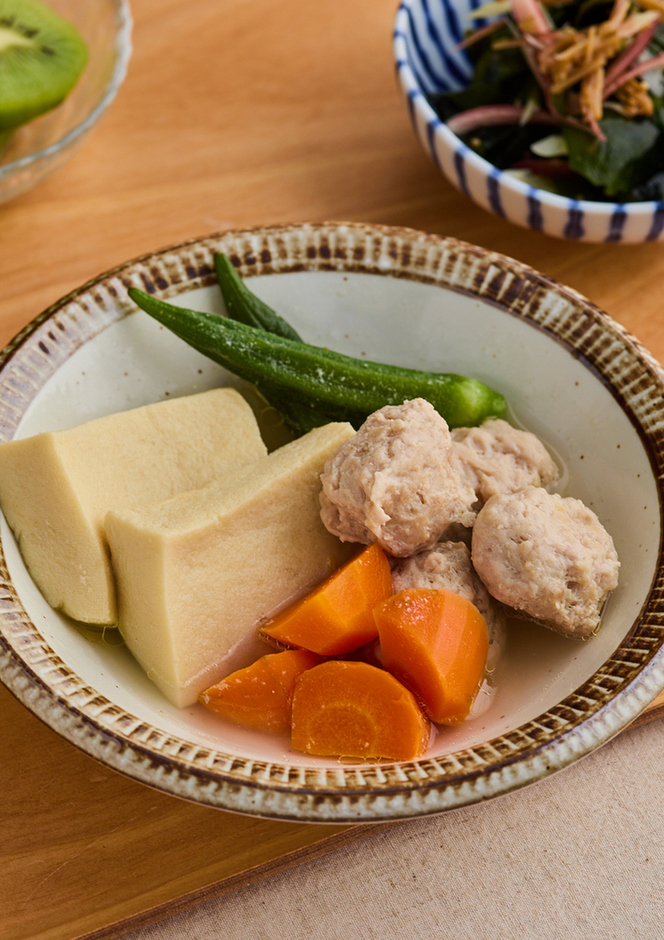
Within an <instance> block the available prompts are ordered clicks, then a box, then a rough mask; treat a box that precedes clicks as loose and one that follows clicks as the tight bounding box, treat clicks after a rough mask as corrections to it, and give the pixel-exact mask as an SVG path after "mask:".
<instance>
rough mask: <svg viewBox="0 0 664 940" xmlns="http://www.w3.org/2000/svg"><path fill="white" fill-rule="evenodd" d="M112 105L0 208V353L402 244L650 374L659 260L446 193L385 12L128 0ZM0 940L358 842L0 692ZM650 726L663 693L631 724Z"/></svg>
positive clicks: (660, 335) (362, 6)
mask: <svg viewBox="0 0 664 940" xmlns="http://www.w3.org/2000/svg"><path fill="white" fill-rule="evenodd" d="M132 11H133V15H134V20H135V30H134V55H133V59H132V61H131V64H130V68H129V73H128V76H127V80H126V82H125V84H124V86H123V87H122V88H121V90H120V93H119V95H118V97H117V99H116V101H115V102H114V104H113V106H112V107H111V109H110V110H109V112H108V113H107V114H106V115H105V116H104V118H103V119H102V121H101V123H100V125H99V127H98V128H96V129H95V131H94V132H93V134H92V135H91V136H90V137H89V138H88V139H87V140H86V141H85V142H84V144H83V145H82V147H81V148H80V150H79V151H78V152H77V153H76V155H75V156H74V157H73V158H72V159H71V161H70V162H69V163H68V164H67V165H66V166H65V167H63V168H62V169H60V170H59V171H58V172H57V173H56V174H54V175H53V176H52V177H50V178H49V179H47V180H46V181H45V182H43V183H42V184H41V185H40V186H38V187H37V188H36V189H34V190H33V191H32V192H30V193H27V194H26V195H24V196H23V197H21V198H19V199H17V200H15V201H14V202H13V203H9V204H7V205H5V206H0V247H1V249H2V250H0V284H1V285H2V288H1V289H0V342H2V343H4V342H6V341H7V340H9V339H10V338H11V337H12V336H13V335H15V334H16V332H17V331H18V330H19V329H20V328H21V327H22V326H24V325H25V324H26V323H28V322H29V321H30V320H31V319H32V318H33V317H34V316H36V315H37V314H38V313H40V312H41V311H42V310H43V309H45V308H46V307H48V306H49V305H50V304H51V303H53V302H54V301H56V300H57V299H59V298H60V297H61V296H63V295H64V294H66V293H67V292H68V291H70V290H72V289H74V288H76V287H78V286H79V285H80V284H82V283H83V282H85V281H87V280H88V279H90V278H92V277H94V276H96V275H98V274H100V273H101V272H103V271H105V270H108V269H109V268H111V267H113V266H115V265H117V264H119V263H122V262H124V261H127V260H129V259H131V258H133V257H136V256H138V255H141V254H144V253H146V252H150V251H152V250H154V249H157V248H160V247H163V246H166V245H169V244H172V243H175V242H179V241H182V240H184V239H187V238H193V237H198V236H202V235H205V234H208V233H212V232H216V231H219V230H222V229H227V228H233V227H246V226H251V225H263V224H270V223H278V222H302V221H307V220H311V221H320V220H325V219H336V220H350V221H363V222H377V223H385V224H394V225H403V226H410V227H413V228H417V229H423V230H426V231H430V232H434V233H440V234H444V235H452V236H454V237H457V238H460V239H464V240H466V241H468V242H472V243H475V244H478V245H481V246H483V247H486V248H490V249H495V250H498V251H501V252H503V253H505V254H507V255H510V256H513V257H515V258H518V259H519V260H521V261H524V262H526V263H528V264H530V265H532V266H533V267H535V268H537V269H539V270H540V271H543V272H544V273H545V274H548V275H551V276H553V277H555V278H558V279H559V280H561V281H562V282H563V283H565V284H568V285H569V286H571V287H574V288H575V289H577V290H578V291H580V292H581V293H582V294H584V295H586V296H587V297H588V298H590V299H591V300H592V301H593V302H594V303H595V304H597V305H598V306H599V307H601V308H603V309H605V310H606V311H607V312H608V313H609V314H610V315H611V316H613V317H614V318H615V319H616V320H618V321H620V322H621V323H622V324H623V325H625V326H626V327H627V328H628V329H629V330H631V331H632V332H633V333H634V334H635V335H636V336H637V337H638V338H639V339H640V340H641V341H642V342H643V343H644V345H646V346H647V347H648V348H649V349H650V351H651V352H652V353H653V354H654V355H655V356H657V357H658V358H659V359H664V318H663V317H662V315H661V310H662V297H661V286H660V285H661V283H662V281H663V280H664V252H663V251H662V246H661V245H656V244H653V245H644V246H611V245H581V244H569V243H565V242H562V241H560V242H559V241H556V240H553V239H550V238H547V237H545V236H543V235H537V234H535V233H532V232H526V231H524V230H522V229H519V228H516V227H514V226H512V225H510V224H509V223H506V222H504V221H502V220H500V219H497V218H494V217H493V216H491V215H489V214H487V213H486V212H484V211H483V210H481V209H479V208H478V207H476V206H474V205H473V204H472V203H470V202H468V201H467V200H466V199H465V198H464V197H463V196H461V195H460V194H459V193H457V192H456V190H454V189H453V188H452V186H451V185H449V184H448V183H447V182H446V181H445V180H444V179H443V178H442V177H441V176H440V175H439V174H438V172H437V171H436V170H435V168H434V167H433V166H432V165H431V164H430V163H429V162H428V160H427V158H426V157H425V156H424V154H423V153H422V151H421V150H420V147H419V145H418V144H417V142H416V140H415V137H414V134H413V132H412V129H411V127H410V123H409V119H408V116H407V114H406V110H405V107H404V105H403V103H402V101H401V98H400V95H399V92H398V90H397V85H396V80H395V76H394V68H393V64H392V53H391V33H392V22H393V18H394V14H395V11H396V3H395V4H388V3H385V2H384V0H363V2H362V3H357V2H355V0H336V2H335V3H333V4H327V5H326V7H325V13H324V15H321V14H320V12H317V11H316V10H314V9H313V8H311V7H309V6H306V5H304V6H303V5H302V3H300V2H298V0H252V2H251V3H249V2H248V0H222V2H221V3H220V2H219V0H188V2H187V3H183V2H182V0H133V2H132ZM0 707H1V708H2V715H3V721H2V723H0V755H1V757H2V759H1V760H0V807H1V811H2V818H3V833H2V856H3V864H2V867H1V868H0V938H2V940H27V938H30V940H73V938H80V937H96V938H100V937H112V936H117V935H118V934H120V933H122V932H124V931H126V930H128V929H129V928H130V927H132V926H137V925H138V924H139V923H144V922H147V920H149V919H153V918H156V917H160V916H163V915H164V914H166V913H168V912H171V911H174V910H177V909H180V908H182V907H184V906H186V905H189V904H192V903H195V902H197V901H200V900H203V899H204V898H206V897H209V896H212V895H214V894H218V893H221V892H222V891H224V890H230V889H231V888H232V887H234V886H235V885H236V884H238V883H240V882H242V883H245V882H247V881H249V880H252V879H254V878H258V877H265V876H266V875H267V874H269V873H270V872H271V871H274V870H276V869H278V868H280V867H284V866H287V865H291V864H296V863H297V862H298V861H299V860H301V859H302V858H304V857H308V856H309V855H310V854H313V853H316V852H321V851H328V850H329V849H331V848H333V847H334V846H335V845H337V846H338V845H340V844H342V843H343V841H345V840H348V839H351V838H359V837H361V836H362V835H364V834H365V833H366V832H367V831H371V829H370V827H345V828H344V827H325V826H307V825H297V824H288V823H270V822H264V821H261V820H253V819H248V818H243V817H239V816H233V815H231V814H228V813H221V812H218V811H215V810H210V809H206V808H203V807H198V806H194V805H190V804H187V803H184V802H181V801H179V800H177V799H174V798H171V797H168V796H166V795H164V794H161V793H157V792H153V791H151V790H148V789H147V788H146V787H143V786H141V785H140V784H137V783H135V782H134V781H131V780H127V779H125V778H123V777H120V776H119V775H117V774H115V773H114V772H113V771H111V770H108V769H107V768H105V767H103V766H101V765H98V764H96V763H95V762H94V761H93V760H91V759H90V758H89V757H87V756H86V755H84V754H82V753H79V752H78V751H77V750H76V749H74V748H73V747H72V746H71V745H69V744H68V743H66V742H65V741H62V740H61V739H59V738H58V737H57V736H56V735H55V734H54V733H53V732H52V731H50V730H49V729H48V728H46V727H44V726H42V725H41V724H40V722H39V721H38V720H37V719H35V718H34V717H33V716H31V715H30V714H29V713H28V712H27V711H26V710H25V709H24V708H23V707H22V706H21V705H19V704H18V703H17V702H16V701H15V700H14V699H13V698H12V696H11V695H10V694H9V693H7V692H6V691H5V690H0ZM662 712H664V695H662V696H660V698H659V699H658V700H657V702H656V703H655V706H654V707H653V708H652V709H651V710H650V711H649V712H648V713H647V714H646V715H645V716H643V718H642V719H641V720H645V719H647V718H648V717H650V716H659V715H661V714H662Z"/></svg>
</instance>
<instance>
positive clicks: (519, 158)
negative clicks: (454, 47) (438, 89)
mask: <svg viewBox="0 0 664 940" xmlns="http://www.w3.org/2000/svg"><path fill="white" fill-rule="evenodd" d="M474 15H475V16H479V17H488V16H492V17H495V19H493V20H492V21H491V22H490V23H489V24H488V25H486V26H482V27H481V28H479V29H477V30H474V31H472V32H470V33H469V34H468V35H467V36H466V38H465V40H464V43H463V45H464V46H465V47H466V48H467V49H468V52H469V54H470V55H471V56H472V57H473V60H474V63H475V73H474V76H473V80H472V81H471V83H470V85H469V86H468V88H466V89H464V90H463V91H461V92H453V93H444V94H436V95H432V96H431V103H432V105H433V106H434V108H435V109H436V110H437V111H438V113H439V114H440V116H441V117H442V118H443V119H444V120H446V121H447V123H448V125H449V127H450V128H451V129H452V130H453V131H454V132H455V133H456V134H458V135H460V136H463V137H464V138H465V139H467V142H468V143H469V144H470V146H472V147H474V149H476V150H477V151H478V152H479V153H481V155H482V156H485V157H486V158H487V159H489V160H490V162H492V163H496V164H497V165H498V166H500V168H501V169H507V168H509V169H512V170H514V171H517V172H518V171H523V172H531V173H532V172H534V173H537V174H538V175H539V176H540V177H544V178H546V179H547V180H548V184H549V185H548V188H552V189H554V190H558V191H561V184H560V180H562V181H563V183H562V186H563V189H564V191H566V194H569V195H581V196H586V197H587V198H588V197H589V198H598V197H599V198H602V197H604V198H611V197H616V196H619V197H620V198H622V199H632V200H633V199H661V198H664V105H663V102H662V75H663V73H664V0H612V2H608V3H607V2H604V0H571V2H563V3H560V2H552V3H549V4H544V3H541V2H539V0H497V2H496V0H490V2H488V3H486V4H484V5H483V6H481V7H480V8H479V9H478V10H476V11H475V14H474ZM515 127H517V128H519V129H521V132H520V133H519V134H518V135H517V136H516V138H515V137H514V134H513V131H514V128H515ZM492 128H493V129H494V130H491V129H492ZM506 128H510V131H509V133H510V135H511V139H510V140H509V146H507V147H506V146H505V142H506V141H507V134H506V130H505V129H506ZM556 128H557V133H558V136H559V140H558V145H557V146H556V147H553V152H554V153H555V156H553V157H548V156H542V155H541V154H540V153H539V152H538V149H537V147H535V149H534V150H533V145H534V144H536V143H537V142H539V141H540V140H541V139H542V138H545V137H549V136H551V134H552V133H554V134H555V133H556ZM501 129H502V130H501ZM501 148H502V150H503V151H504V152H503V153H501ZM549 149H551V148H549ZM545 150H546V148H545ZM556 181H558V182H556ZM579 188H580V189H581V191H578V190H579Z"/></svg>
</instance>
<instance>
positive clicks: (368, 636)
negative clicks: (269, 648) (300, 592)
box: [261, 543, 392, 656]
mask: <svg viewBox="0 0 664 940" xmlns="http://www.w3.org/2000/svg"><path fill="white" fill-rule="evenodd" d="M391 593H392V573H391V571H390V563H389V561H388V560H387V556H386V555H385V553H384V551H383V550H382V548H381V547H380V546H379V545H377V544H375V543H374V544H373V545H369V546H368V547H367V548H365V549H363V550H362V551H361V552H360V553H359V554H358V555H356V556H355V557H354V558H351V560H350V561H349V562H346V564H345V565H342V567H341V568H339V569H337V571H335V572H334V573H333V574H332V575H330V576H329V578H326V580H325V581H323V582H321V584H319V585H318V587H316V588H314V590H313V591H311V592H310V593H309V594H307V595H305V597H303V598H301V599H300V600H298V601H296V602H295V603H294V604H291V606H290V607H287V608H286V609H285V610H283V611H282V612H281V613H279V614H277V616H276V617H274V618H272V619H271V620H268V621H267V622H266V623H265V624H263V625H262V627H261V633H262V634H263V635H264V636H266V637H269V638H271V639H272V640H276V641H277V642H278V643H281V644H283V645H284V646H294V647H297V648H301V649H307V650H311V651H312V652H314V653H318V654H319V655H321V656H341V655H343V654H344V653H348V652H350V651H351V650H354V649H357V648H358V647H360V646H364V644H365V643H369V642H370V641H371V640H373V639H375V638H376V637H377V636H378V630H377V628H376V623H375V621H374V618H373V609H374V607H375V606H376V604H379V603H380V602H381V601H382V600H384V599H385V598H386V597H389V596H390V594H391Z"/></svg>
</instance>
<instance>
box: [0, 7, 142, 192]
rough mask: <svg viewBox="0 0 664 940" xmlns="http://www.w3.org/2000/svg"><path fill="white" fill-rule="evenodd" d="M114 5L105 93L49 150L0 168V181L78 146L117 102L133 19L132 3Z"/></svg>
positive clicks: (124, 71) (129, 49)
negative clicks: (111, 61) (114, 27)
mask: <svg viewBox="0 0 664 940" xmlns="http://www.w3.org/2000/svg"><path fill="white" fill-rule="evenodd" d="M113 2H114V4H115V7H116V12H115V18H116V24H117V33H116V36H115V51H116V60H115V65H114V66H113V72H112V74H111V77H110V79H109V81H108V83H107V85H106V88H105V89H104V94H103V95H102V97H101V98H100V99H99V101H98V102H97V104H96V105H95V107H94V108H93V109H92V111H90V113H89V114H88V115H87V116H86V117H85V118H83V120H82V121H80V122H79V123H78V124H77V125H76V126H75V127H72V128H71V130H69V131H67V133H66V134H64V135H63V136H62V137H60V138H58V140H56V141H54V142H53V143H52V144H49V145H48V146H47V147H42V148H41V149H40V150H34V151H33V152H32V153H28V154H26V155H25V156H24V157H19V159H18V160H12V162H11V163H5V164H2V165H1V166H0V180H2V179H3V177H9V176H11V175H12V174H13V173H15V172H16V171H17V170H24V169H26V168H28V167H30V166H31V165H32V164H33V163H39V162H41V161H43V160H45V159H48V158H49V157H51V156H54V155H55V154H57V153H60V151H61V150H65V149H66V148H67V147H69V146H72V145H73V144H75V143H76V142H77V141H78V140H79V139H80V138H81V137H83V136H84V135H85V134H86V133H87V132H88V131H89V130H90V128H91V127H93V126H94V124H96V122H97V121H98V120H99V118H100V117H101V115H102V114H103V113H104V111H106V109H107V108H108V107H109V105H110V104H111V103H112V102H113V100H114V99H115V97H116V95H117V93H118V91H119V89H120V86H121V85H122V83H123V81H124V80H125V77H126V75H127V68H128V66H129V60H130V58H131V53H132V42H131V36H132V28H133V20H132V15H131V10H130V7H129V0H113Z"/></svg>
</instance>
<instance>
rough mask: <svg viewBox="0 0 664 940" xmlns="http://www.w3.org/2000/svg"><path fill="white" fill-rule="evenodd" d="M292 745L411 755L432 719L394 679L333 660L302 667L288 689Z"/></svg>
mask: <svg viewBox="0 0 664 940" xmlns="http://www.w3.org/2000/svg"><path fill="white" fill-rule="evenodd" d="M292 722H293V724H292V732H291V745H292V747H293V748H294V749H295V750H297V751H304V752H305V753H307V754H316V755H318V756H322V757H353V758H368V759H380V758H383V759H386V760H414V759H415V758H418V757H421V756H422V755H423V754H424V752H425V750H426V748H427V745H428V743H429V736H430V732H431V724H430V722H429V721H428V719H427V718H426V716H425V715H424V714H423V712H422V709H421V708H420V706H419V704H418V703H417V700H416V699H415V696H414V695H413V694H412V693H411V692H409V691H408V689H407V688H405V686H403V685H402V684H401V683H400V682H399V680H398V679H395V677H394V676H392V675H390V673H389V672H385V670H384V669H379V668H378V667H377V666H370V665H369V664H368V663H363V662H345V661H344V660H339V659H334V660H328V661H327V662H324V663H321V664H320V665H319V666H314V668H313V669H308V670H307V671H306V672H303V673H302V675H301V676H300V677H299V679H298V680H297V682H296V683H295V692H294V694H293V718H292Z"/></svg>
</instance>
